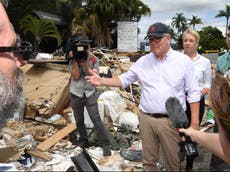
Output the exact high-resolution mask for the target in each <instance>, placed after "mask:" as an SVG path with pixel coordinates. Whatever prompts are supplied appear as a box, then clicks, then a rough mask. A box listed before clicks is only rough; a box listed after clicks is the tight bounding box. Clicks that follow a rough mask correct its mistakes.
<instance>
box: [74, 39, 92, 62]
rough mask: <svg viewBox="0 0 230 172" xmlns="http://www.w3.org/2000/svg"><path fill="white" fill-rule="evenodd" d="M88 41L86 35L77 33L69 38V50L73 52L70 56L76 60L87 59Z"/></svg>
mask: <svg viewBox="0 0 230 172" xmlns="http://www.w3.org/2000/svg"><path fill="white" fill-rule="evenodd" d="M90 42H91V40H89V39H88V37H87V36H86V35H78V36H75V37H73V38H71V40H70V49H69V51H72V52H73V57H72V58H73V59H75V60H76V61H78V62H82V61H85V60H87V57H88V53H87V50H88V48H89V43H90Z"/></svg>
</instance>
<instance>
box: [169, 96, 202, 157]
mask: <svg viewBox="0 0 230 172" xmlns="http://www.w3.org/2000/svg"><path fill="white" fill-rule="evenodd" d="M165 107H166V110H167V112H168V115H169V119H170V120H171V121H172V123H173V126H174V127H175V128H177V129H178V128H188V126H189V122H188V118H187V115H186V114H185V112H184V109H183V107H182V105H181V104H180V102H179V100H178V99H177V98H176V97H169V98H168V99H167V100H166V102H165ZM180 136H181V137H182V136H184V137H185V141H184V146H185V150H186V153H187V156H194V157H195V156H197V155H198V152H197V148H196V144H195V143H194V142H192V141H191V139H190V138H189V137H188V136H185V134H184V133H180Z"/></svg>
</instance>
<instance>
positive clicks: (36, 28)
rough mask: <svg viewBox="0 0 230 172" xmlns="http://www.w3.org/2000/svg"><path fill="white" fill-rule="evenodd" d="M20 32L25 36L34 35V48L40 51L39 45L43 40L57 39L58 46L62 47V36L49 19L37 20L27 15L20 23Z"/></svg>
mask: <svg viewBox="0 0 230 172" xmlns="http://www.w3.org/2000/svg"><path fill="white" fill-rule="evenodd" d="M19 24H20V30H21V31H22V33H23V35H24V36H27V35H29V34H32V36H33V37H34V40H35V41H34V48H35V50H39V45H40V43H41V41H42V39H45V38H50V37H51V38H56V40H57V45H58V46H59V45H61V36H60V34H59V32H58V30H57V27H56V25H55V24H54V23H53V22H52V21H50V20H47V19H37V18H35V17H33V16H31V15H27V16H25V17H24V18H22V19H21V20H20V22H19Z"/></svg>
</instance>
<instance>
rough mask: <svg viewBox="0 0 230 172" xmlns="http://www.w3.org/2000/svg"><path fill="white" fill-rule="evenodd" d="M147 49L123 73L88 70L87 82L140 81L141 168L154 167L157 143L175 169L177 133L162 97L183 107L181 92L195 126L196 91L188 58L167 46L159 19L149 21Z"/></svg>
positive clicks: (124, 84)
mask: <svg viewBox="0 0 230 172" xmlns="http://www.w3.org/2000/svg"><path fill="white" fill-rule="evenodd" d="M146 39H148V40H149V44H150V48H151V52H150V53H149V54H146V55H144V56H142V57H141V58H139V59H138V60H137V61H136V62H135V63H134V64H133V65H132V66H131V67H130V68H129V70H128V71H127V72H126V73H123V74H121V75H120V76H118V77H115V78H101V77H100V76H99V75H97V74H96V73H94V72H93V71H92V70H90V71H89V72H90V74H91V76H86V79H87V80H88V82H91V83H92V84H94V85H96V86H101V85H106V86H117V87H122V88H126V87H128V86H129V85H130V84H132V83H134V82H135V81H139V82H140V83H141V87H142V92H141V97H140V105H139V109H140V113H139V120H140V136H141V139H142V147H143V156H142V158H143V162H142V163H143V170H144V171H156V170H157V169H156V164H157V160H158V155H159V148H160V146H161V148H162V152H163V155H164V160H165V161H166V170H167V171H179V169H180V161H179V157H178V152H179V144H178V143H179V141H180V137H179V135H178V132H177V130H176V128H174V126H173V125H172V122H171V121H170V119H169V118H168V114H167V111H166V108H165V102H166V100H167V99H168V98H169V97H171V96H173V97H176V98H178V99H179V101H180V103H181V104H182V105H183V108H184V110H185V109H186V104H185V92H187V93H188V96H187V100H188V101H189V103H190V107H191V114H192V119H191V124H190V127H192V128H194V129H198V128H199V119H198V116H199V100H200V91H199V89H198V82H197V80H196V77H195V73H194V69H193V66H192V62H191V60H190V59H189V57H187V56H186V55H184V54H183V53H179V52H177V51H175V50H173V49H172V48H171V47H170V41H171V36H170V33H169V28H168V26H166V25H165V24H163V23H158V22H157V23H154V24H152V25H151V26H150V27H149V29H148V32H147V36H146Z"/></svg>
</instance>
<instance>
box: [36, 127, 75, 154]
mask: <svg viewBox="0 0 230 172" xmlns="http://www.w3.org/2000/svg"><path fill="white" fill-rule="evenodd" d="M75 129H76V124H75V123H70V124H68V125H67V126H66V127H64V128H63V129H61V130H59V131H58V132H57V133H55V134H53V135H52V136H51V137H50V138H48V139H47V140H45V141H44V142H42V143H40V144H38V146H37V149H39V150H41V151H46V150H48V149H49V148H50V147H51V146H53V145H54V144H55V143H57V142H58V141H60V140H61V139H63V138H64V137H65V136H66V135H68V134H69V133H71V132H72V131H73V130H75Z"/></svg>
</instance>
